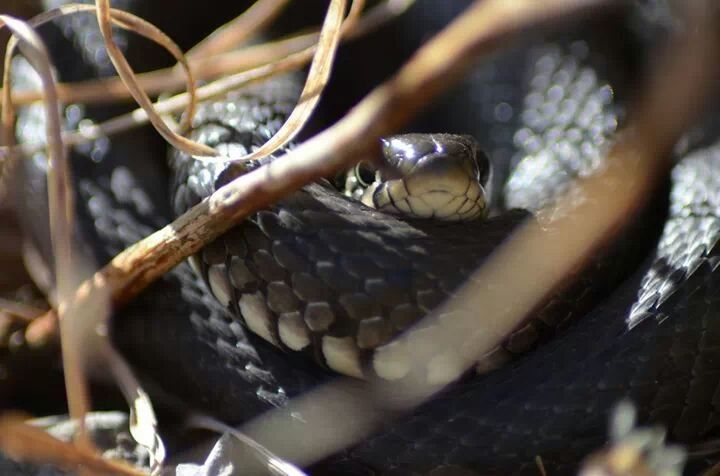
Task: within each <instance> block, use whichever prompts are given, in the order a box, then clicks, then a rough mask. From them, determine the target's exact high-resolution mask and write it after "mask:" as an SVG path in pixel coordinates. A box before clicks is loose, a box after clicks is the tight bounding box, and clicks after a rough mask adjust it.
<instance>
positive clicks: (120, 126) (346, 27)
mask: <svg viewBox="0 0 720 476" xmlns="http://www.w3.org/2000/svg"><path fill="white" fill-rule="evenodd" d="M412 3H413V2H412V0H402V1H400V0H396V1H393V0H389V1H388V2H385V3H383V4H380V5H379V6H376V7H374V8H373V9H372V10H371V11H369V12H368V13H367V15H366V16H365V17H363V18H361V19H360V20H358V21H353V17H354V16H355V15H356V14H357V13H359V12H360V10H361V8H359V7H358V6H361V5H362V4H361V3H359V2H358V3H353V10H352V11H351V13H350V15H349V16H348V19H347V20H346V21H345V22H344V23H343V28H342V33H343V34H345V33H346V32H347V34H348V35H349V36H356V32H357V31H365V32H366V31H368V30H369V29H371V28H373V27H377V26H378V25H380V24H382V22H383V21H387V20H388V16H387V15H399V14H400V13H402V11H404V9H405V8H407V7H408V6H409V5H411V4H412ZM392 5H394V6H392ZM89 8H91V7H89ZM353 12H355V13H353ZM363 19H367V22H363ZM295 39H297V40H298V46H302V45H304V44H305V42H306V41H309V38H307V37H305V38H302V37H297V38H295ZM292 40H293V39H292V38H291V39H290V40H287V41H292ZM282 41H283V40H280V42H279V43H281V42H282ZM310 45H311V46H308V47H307V48H305V49H301V50H300V51H298V52H296V53H292V54H289V55H287V56H283V58H282V59H280V60H278V61H276V62H274V63H271V64H266V65H263V66H260V67H257V68H255V69H252V70H249V71H244V72H241V73H237V74H235V75H232V76H229V77H226V78H222V79H219V80H217V81H215V82H213V83H210V84H208V85H206V86H203V87H202V88H200V89H198V91H197V95H198V96H197V97H198V99H199V100H206V99H212V98H217V97H220V96H223V95H225V94H227V92H229V91H232V90H234V89H238V88H240V87H243V86H247V85H249V84H252V83H255V82H259V81H262V80H265V79H267V78H270V77H272V76H274V75H276V74H280V73H284V72H288V71H292V70H295V69H298V68H300V67H302V66H304V65H305V64H307V63H308V62H309V61H310V60H311V59H312V58H313V55H314V53H315V46H314V45H313V44H312V42H310ZM268 46H269V47H270V48H272V47H273V46H272V45H268ZM90 86H91V85H88V88H90ZM122 87H123V88H124V86H122ZM3 92H4V91H3ZM86 92H87V93H88V94H91V95H93V94H101V91H100V90H99V89H96V88H95V87H94V86H93V88H92V91H86ZM27 94H31V95H32V94H35V93H32V92H29V93H27ZM13 97H14V96H13ZM190 101H191V96H190V95H189V94H188V93H182V94H179V95H177V96H174V97H172V98H169V99H166V100H162V101H159V102H157V103H155V112H156V113H157V114H158V115H164V114H170V113H177V112H179V111H181V110H182V109H183V108H185V107H187V106H188V104H190ZM148 119H149V116H148V114H147V113H146V112H145V110H144V109H143V108H140V109H136V110H135V111H132V112H130V113H128V114H124V115H121V116H118V117H116V118H113V119H110V120H109V121H106V122H104V123H101V124H97V125H93V126H90V127H85V128H83V129H82V130H80V131H73V132H67V133H65V134H63V141H64V143H65V144H66V145H76V144H81V143H85V142H88V141H90V140H95V139H98V138H100V137H103V136H108V135H112V134H115V133H118V132H121V131H124V130H127V129H129V128H132V127H134V126H137V125H141V124H145V123H147V122H148ZM18 147H19V149H20V152H21V154H22V155H23V156H30V155H32V154H33V153H36V152H39V151H42V150H43V149H44V147H45V146H44V144H22V145H20V146H18ZM3 153H8V152H7V151H6V150H3V148H2V147H0V158H2V156H3ZM218 160H224V158H220V159H218Z"/></svg>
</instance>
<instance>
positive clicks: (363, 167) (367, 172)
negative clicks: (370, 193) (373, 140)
mask: <svg viewBox="0 0 720 476" xmlns="http://www.w3.org/2000/svg"><path fill="white" fill-rule="evenodd" d="M355 178H356V179H357V181H358V183H359V184H360V185H361V186H363V187H369V186H370V185H372V183H373V182H375V168H374V167H373V166H372V165H371V164H369V163H367V162H360V163H359V164H357V165H356V166H355Z"/></svg>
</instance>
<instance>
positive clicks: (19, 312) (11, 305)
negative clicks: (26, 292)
mask: <svg viewBox="0 0 720 476" xmlns="http://www.w3.org/2000/svg"><path fill="white" fill-rule="evenodd" d="M0 312H6V313H8V314H10V315H11V316H14V317H16V318H18V319H21V320H23V321H24V322H26V323H30V322H32V321H33V320H34V319H36V318H38V317H40V316H41V315H43V314H44V313H45V312H46V310H45V309H40V308H37V307H35V306H31V305H29V304H24V303H21V302H16V301H11V300H10V299H5V298H3V297H0Z"/></svg>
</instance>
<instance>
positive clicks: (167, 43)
mask: <svg viewBox="0 0 720 476" xmlns="http://www.w3.org/2000/svg"><path fill="white" fill-rule="evenodd" d="M92 11H95V7H94V6H92V5H83V4H73V3H71V4H67V5H63V6H62V7H59V8H56V9H53V10H49V11H47V12H43V13H41V14H39V15H36V16H35V17H33V18H31V19H30V20H28V24H29V25H30V26H31V27H37V26H40V25H43V24H45V23H47V22H49V21H51V20H53V19H55V18H58V17H61V16H64V15H73V14H76V13H81V12H92ZM110 15H111V20H112V22H113V23H114V24H116V25H118V26H120V27H122V28H126V29H131V30H133V31H135V32H136V33H138V34H139V35H142V36H144V37H145V38H147V39H149V40H151V41H155V42H157V43H158V44H160V45H161V46H163V47H165V48H166V49H167V50H168V51H169V52H170V53H171V54H172V55H173V56H174V57H175V59H177V60H178V64H180V65H181V66H182V69H183V71H184V73H185V77H186V78H187V79H186V80H185V81H184V84H186V85H187V87H188V91H189V93H190V96H189V98H190V101H189V102H188V110H189V112H193V110H194V107H195V102H196V101H195V100H194V96H195V82H194V79H193V76H192V71H191V69H190V67H189V65H188V63H187V61H186V60H185V58H184V56H183V54H182V51H181V50H180V48H179V47H178V46H177V45H176V44H175V43H174V42H173V41H172V40H171V39H170V38H169V37H168V36H167V35H165V34H164V33H163V32H162V31H160V30H159V29H157V28H156V27H155V26H154V25H152V24H150V23H148V22H146V21H145V20H143V19H142V18H139V17H137V16H135V15H133V14H131V13H128V12H125V11H123V10H117V9H110ZM15 43H16V40H12V41H11V42H10V43H8V46H7V53H6V55H5V60H6V62H9V60H10V58H11V56H12V52H13V51H14V48H15ZM119 84H122V82H120V83H119ZM58 88H59V89H58ZM96 88H97V86H96ZM96 88H93V89H92V90H91V92H92V93H94V94H100V92H99V91H97V89H96ZM64 89H67V86H62V85H60V86H56V90H58V91H59V92H58V97H59V98H60V99H61V100H65V97H64V96H63V94H62V91H63V90H64ZM123 89H124V90H125V91H126V94H127V88H124V85H123ZM23 94H25V95H27V96H29V97H31V98H33V100H37V99H42V96H41V95H40V93H38V92H35V91H32V92H26V93H23ZM105 94H106V95H107V91H106V92H105ZM4 96H5V91H4V89H3V97H4ZM12 97H13V100H14V99H15V97H16V95H13V96H12ZM4 102H7V101H5V100H4Z"/></svg>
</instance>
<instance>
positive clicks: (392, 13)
mask: <svg viewBox="0 0 720 476" xmlns="http://www.w3.org/2000/svg"><path fill="white" fill-rule="evenodd" d="M413 3H414V0H387V1H385V2H382V3H380V4H378V5H376V6H374V7H372V8H371V9H369V10H367V11H366V13H365V14H364V15H363V16H362V17H361V18H360V19H359V21H358V22H357V23H356V24H355V26H354V27H353V28H348V29H347V35H345V36H344V37H343V38H347V39H352V38H356V37H358V36H361V35H364V34H366V33H368V32H369V31H371V30H373V29H375V28H377V27H379V26H380V25H382V24H383V23H385V22H387V21H388V20H390V19H392V18H395V17H397V16H398V15H400V14H401V13H402V12H404V11H405V10H406V9H407V8H408V7H409V6H410V5H412V4H413ZM83 6H84V7H86V9H91V8H94V7H90V6H88V5H83ZM113 11H114V10H113ZM344 25H347V22H345V24H344ZM343 28H345V27H343ZM318 37H319V33H318V32H312V33H304V34H297V35H294V36H290V37H287V38H283V39H279V40H276V41H272V42H268V43H263V44H259V45H251V46H247V47H245V48H243V49H242V50H238V51H230V52H227V53H220V54H216V55H211V56H207V57H206V56H204V55H203V56H191V57H188V61H189V63H190V66H191V68H192V70H193V72H194V75H195V78H196V79H198V80H208V79H214V78H217V77H220V76H223V75H226V74H233V73H237V72H238V71H245V70H248V69H249V68H255V67H258V66H261V65H267V64H268V63H271V62H273V61H279V60H281V59H283V58H286V57H287V56H289V55H292V54H295V53H298V52H301V51H303V50H306V49H308V48H311V47H312V46H313V45H314V44H315V43H317V41H318ZM305 57H306V60H305V62H303V63H301V64H300V65H301V66H303V65H304V64H305V63H306V62H307V61H309V60H310V58H312V55H311V54H306V55H305ZM137 78H138V82H139V84H140V86H141V88H142V89H143V90H144V91H145V92H146V93H147V94H149V95H156V94H159V93H162V92H168V91H177V90H179V89H181V88H182V87H183V84H185V83H186V81H185V76H184V75H181V74H180V72H179V71H177V69H176V67H172V68H164V69H159V70H156V71H150V72H148V73H141V74H139V75H137ZM57 88H58V96H59V97H60V100H61V101H62V102H64V103H72V102H92V103H102V102H107V101H119V100H124V99H128V98H130V97H131V95H130V92H129V91H128V90H127V88H126V87H125V84H124V83H123V82H122V80H121V79H120V78H118V77H114V78H104V79H98V80H92V81H81V82H77V83H70V84H63V83H61V84H58V85H57ZM12 99H13V102H14V103H15V104H18V105H20V104H27V103H30V102H34V101H37V100H40V99H41V94H40V93H39V92H37V91H20V92H14V93H13V95H12ZM160 104H161V103H160ZM156 105H157V104H156ZM171 112H178V111H177V110H173V111H171Z"/></svg>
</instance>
